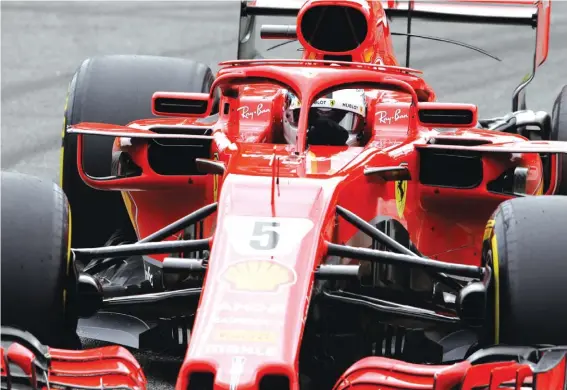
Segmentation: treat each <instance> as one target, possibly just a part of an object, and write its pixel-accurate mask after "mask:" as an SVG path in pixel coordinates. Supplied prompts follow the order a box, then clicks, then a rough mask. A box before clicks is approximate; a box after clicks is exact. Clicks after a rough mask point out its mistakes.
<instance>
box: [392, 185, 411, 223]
mask: <svg viewBox="0 0 567 390" xmlns="http://www.w3.org/2000/svg"><path fill="white" fill-rule="evenodd" d="M395 186H396V187H395V188H396V208H397V209H398V216H399V217H400V218H403V216H404V209H405V208H406V199H407V197H408V194H407V192H408V182H407V181H406V180H403V181H401V180H398V181H396V182H395Z"/></svg>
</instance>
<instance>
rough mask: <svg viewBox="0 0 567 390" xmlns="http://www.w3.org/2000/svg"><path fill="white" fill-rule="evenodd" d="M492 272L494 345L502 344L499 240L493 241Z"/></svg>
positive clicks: (494, 239)
mask: <svg viewBox="0 0 567 390" xmlns="http://www.w3.org/2000/svg"><path fill="white" fill-rule="evenodd" d="M490 242H491V249H492V271H493V272H494V343H495V344H498V343H500V265H499V263H498V240H497V239H496V235H493V236H492V239H491V241H490Z"/></svg>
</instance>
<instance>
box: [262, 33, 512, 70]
mask: <svg viewBox="0 0 567 390" xmlns="http://www.w3.org/2000/svg"><path fill="white" fill-rule="evenodd" d="M390 34H392V35H399V36H408V38H409V37H412V38H421V39H428V40H431V41H439V42H445V43H451V44H453V45H457V46H462V47H465V48H467V49H471V50H474V51H476V52H478V53H481V54H484V55H485V56H488V57H490V58H493V59H495V60H497V61H500V62H502V60H501V59H500V58H498V57H496V56H495V55H493V54H490V53H489V52H487V51H486V50H483V49H481V48H480V47H477V46H473V45H469V44H468V43H464V42H460V41H455V40H453V39H449V38H441V37H434V36H430V35H420V34H410V33H401V32H391V33H390ZM296 41H297V39H290V40H288V41H285V42H281V43H278V44H277V45H274V46H271V47H270V48H268V49H266V51H270V50H274V49H277V48H278V47H281V46H285V45H287V44H288V43H292V42H296ZM406 67H409V54H408V55H407V57H406Z"/></svg>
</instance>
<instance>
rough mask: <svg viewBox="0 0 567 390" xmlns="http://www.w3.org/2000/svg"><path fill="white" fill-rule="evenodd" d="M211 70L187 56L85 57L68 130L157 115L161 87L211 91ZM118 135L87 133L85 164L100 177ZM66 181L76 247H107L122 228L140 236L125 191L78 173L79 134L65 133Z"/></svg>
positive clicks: (70, 99)
mask: <svg viewBox="0 0 567 390" xmlns="http://www.w3.org/2000/svg"><path fill="white" fill-rule="evenodd" d="M213 81H214V76H213V73H212V72H211V69H210V68H209V67H208V66H207V65H204V64H201V63H198V62H194V61H190V60H187V59H177V58H167V57H154V56H135V55H113V56H103V57H94V58H89V59H87V60H85V61H84V62H83V63H82V64H81V66H80V67H79V68H78V70H77V71H76V73H75V75H74V76H73V79H72V80H71V83H70V84H69V90H68V94H67V99H66V103H65V116H64V122H63V128H64V129H65V127H66V126H69V125H74V124H77V123H80V122H101V123H111V124H117V125H126V124H128V123H130V122H132V121H134V120H138V119H146V118H154V117H155V116H154V115H153V114H152V112H151V97H152V95H153V93H154V92H156V91H177V92H209V91H210V87H211V85H212V83H213ZM113 141H114V138H113V137H101V136H84V138H83V148H84V149H83V164H84V168H85V171H86V173H87V174H89V175H91V176H94V177H102V176H111V173H112V170H111V164H112V156H111V154H112V144H113ZM61 155H62V158H61V161H62V163H61V172H60V185H61V187H62V188H63V190H64V191H65V194H66V195H67V197H68V199H69V203H70V204H71V207H72V208H73V217H74V220H73V243H72V244H73V247H75V248H81V247H96V246H102V245H104V243H105V242H106V241H107V240H108V238H109V237H110V236H111V235H113V234H114V233H115V232H116V231H121V234H122V235H124V236H126V237H128V238H129V239H130V240H131V241H134V240H136V237H135V234H134V230H133V229H132V226H131V222H130V219H129V217H128V214H127V212H126V209H125V207H124V203H123V201H122V197H121V194H120V193H119V192H114V191H97V190H94V189H92V188H91V187H89V186H87V185H86V184H84V182H83V181H82V180H81V178H80V176H79V173H78V171H77V135H76V134H65V131H63V141H62V151H61Z"/></svg>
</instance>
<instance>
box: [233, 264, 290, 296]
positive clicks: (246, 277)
mask: <svg viewBox="0 0 567 390" xmlns="http://www.w3.org/2000/svg"><path fill="white" fill-rule="evenodd" d="M223 277H224V280H225V281H227V282H228V283H229V284H230V285H231V287H232V288H233V289H234V290H237V291H251V292H275V291H277V290H278V288H280V287H281V286H285V285H290V284H293V283H295V281H296V279H297V278H296V275H295V272H294V271H293V270H292V269H291V268H289V267H287V266H285V265H283V264H281V263H276V262H274V261H271V260H249V261H243V262H239V263H236V264H231V265H229V266H228V268H227V269H226V271H225V272H224V274H223Z"/></svg>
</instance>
